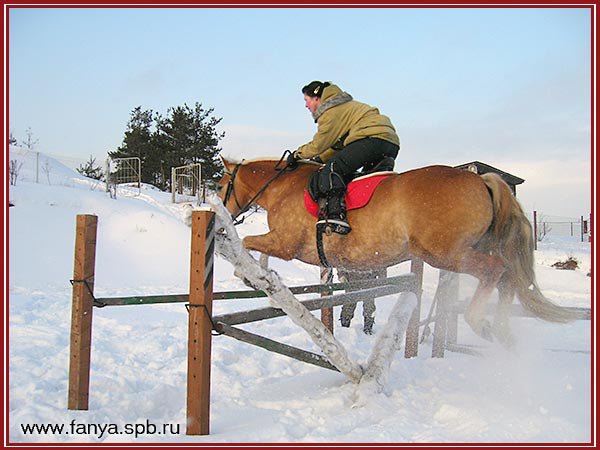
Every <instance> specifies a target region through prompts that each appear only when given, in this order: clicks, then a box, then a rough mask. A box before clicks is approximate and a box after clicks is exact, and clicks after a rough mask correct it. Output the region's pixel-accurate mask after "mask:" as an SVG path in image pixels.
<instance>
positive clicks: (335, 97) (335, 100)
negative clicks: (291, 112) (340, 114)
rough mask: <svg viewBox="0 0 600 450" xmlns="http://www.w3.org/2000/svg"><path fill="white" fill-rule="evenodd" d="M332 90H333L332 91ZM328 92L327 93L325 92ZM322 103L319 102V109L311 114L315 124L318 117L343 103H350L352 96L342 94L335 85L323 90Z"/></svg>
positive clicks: (345, 93)
mask: <svg viewBox="0 0 600 450" xmlns="http://www.w3.org/2000/svg"><path fill="white" fill-rule="evenodd" d="M332 88H334V89H335V90H334V89H332ZM327 91H329V92H327ZM322 98H324V101H323V102H321V104H320V105H319V107H318V108H317V109H315V112H314V113H313V114H312V116H313V119H314V120H315V123H316V122H317V121H318V120H319V117H321V116H322V115H323V113H324V112H325V111H327V110H329V109H331V108H334V107H335V106H339V105H342V104H344V103H348V102H349V101H352V96H351V95H350V94H348V93H347V92H343V91H342V90H341V89H340V88H338V87H337V86H335V85H331V86H328V87H326V88H325V90H324V91H323V97H322Z"/></svg>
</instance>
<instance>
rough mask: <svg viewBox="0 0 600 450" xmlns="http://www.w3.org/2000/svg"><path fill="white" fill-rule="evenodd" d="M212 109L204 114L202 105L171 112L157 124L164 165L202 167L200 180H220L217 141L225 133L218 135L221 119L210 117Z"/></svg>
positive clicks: (171, 110) (178, 108)
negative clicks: (196, 165)
mask: <svg viewBox="0 0 600 450" xmlns="http://www.w3.org/2000/svg"><path fill="white" fill-rule="evenodd" d="M213 112H214V108H209V109H207V110H205V109H204V108H203V107H202V104H201V103H196V104H195V105H194V107H193V108H192V107H190V106H188V105H187V104H184V105H183V106H177V107H174V108H170V109H169V110H168V111H167V117H166V118H162V117H159V119H158V120H157V123H158V125H157V128H158V134H159V136H160V138H161V144H162V145H161V147H162V148H163V151H164V152H165V156H164V160H165V163H167V164H171V165H172V166H171V167H176V166H184V165H187V164H201V165H202V178H203V179H205V180H217V179H219V178H220V177H221V176H223V164H222V163H221V160H220V159H219V153H220V151H221V149H220V148H218V145H219V140H220V139H222V138H223V137H224V136H225V133H221V134H219V133H217V131H216V129H215V128H216V126H217V125H218V124H219V123H220V122H221V120H222V119H221V118H219V119H217V118H216V117H212V113H213Z"/></svg>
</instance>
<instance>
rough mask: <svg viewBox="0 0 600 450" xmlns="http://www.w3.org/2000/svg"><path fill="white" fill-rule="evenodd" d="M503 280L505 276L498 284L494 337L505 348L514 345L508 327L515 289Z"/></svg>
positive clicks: (507, 281)
mask: <svg viewBox="0 0 600 450" xmlns="http://www.w3.org/2000/svg"><path fill="white" fill-rule="evenodd" d="M504 278H506V276H505V277H503V279H502V280H501V281H500V282H499V283H498V297H499V299H498V307H497V308H496V315H495V317H494V336H496V337H497V338H498V339H499V340H500V342H502V344H503V345H505V346H506V347H512V346H513V345H514V338H513V336H512V333H511V332H510V327H509V320H510V305H511V304H512V302H513V299H514V298H515V292H516V289H515V287H514V285H513V284H512V283H511V282H510V281H509V280H505V279H504Z"/></svg>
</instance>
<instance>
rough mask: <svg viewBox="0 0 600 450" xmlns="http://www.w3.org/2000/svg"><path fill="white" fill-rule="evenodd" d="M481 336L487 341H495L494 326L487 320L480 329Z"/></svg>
mask: <svg viewBox="0 0 600 450" xmlns="http://www.w3.org/2000/svg"><path fill="white" fill-rule="evenodd" d="M478 334H479V336H481V337H482V338H483V339H485V340H486V341H490V342H494V334H493V333H492V326H491V325H490V323H489V322H488V321H487V320H484V321H483V323H482V324H481V328H480V329H479V333H478Z"/></svg>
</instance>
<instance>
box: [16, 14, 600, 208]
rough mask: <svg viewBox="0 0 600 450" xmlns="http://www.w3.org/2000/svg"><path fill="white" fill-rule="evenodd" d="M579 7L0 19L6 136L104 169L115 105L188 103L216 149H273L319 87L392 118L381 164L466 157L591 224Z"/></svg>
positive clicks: (283, 145) (116, 121) (126, 109)
mask: <svg viewBox="0 0 600 450" xmlns="http://www.w3.org/2000/svg"><path fill="white" fill-rule="evenodd" d="M590 19H591V10H590V9H585V8H306V9H297V8H85V9H84V8H40V7H30V8H11V9H9V22H8V23H9V25H8V26H9V54H8V55H9V56H8V60H7V61H5V64H6V63H8V76H9V90H8V94H9V105H8V110H9V118H10V122H9V128H10V131H11V132H12V133H13V135H14V136H15V137H16V138H17V139H18V140H19V141H23V140H25V138H26V130H27V129H28V128H29V129H31V131H32V132H33V134H34V137H35V139H37V140H38V143H37V144H36V149H37V150H39V151H41V152H47V153H50V154H53V155H64V156H68V157H72V158H79V159H80V160H81V161H82V162H83V161H85V160H87V159H88V158H89V157H90V156H93V157H95V158H97V160H99V161H103V160H104V159H105V158H106V156H107V151H112V150H115V149H116V148H117V147H118V146H119V145H120V144H121V143H122V140H123V135H124V132H125V129H126V125H127V121H128V119H129V115H130V113H131V111H132V110H133V109H134V108H135V107H137V106H141V107H142V108H143V109H152V110H153V111H155V112H158V113H161V114H165V113H166V112H167V110H168V108H170V107H174V106H179V105H183V104H184V103H187V104H188V105H193V104H194V103H196V102H200V103H202V104H203V105H204V106H205V107H207V108H208V107H211V108H214V115H215V116H216V117H221V118H222V121H221V123H220V125H219V129H220V131H224V132H225V138H224V139H223V140H222V141H221V147H222V149H223V151H222V154H223V155H226V156H230V157H233V158H237V159H241V158H254V157H260V156H275V155H281V154H282V153H283V151H284V150H285V149H292V150H293V149H295V148H297V147H298V146H300V145H302V144H304V143H306V142H308V141H309V140H310V139H311V138H312V136H313V134H314V132H315V131H316V125H315V124H314V123H313V121H312V119H311V116H310V113H309V112H308V110H306V109H305V107H304V101H303V98H302V94H301V88H302V86H304V85H305V84H307V83H308V82H310V81H312V80H323V81H332V82H334V83H336V84H337V85H339V86H340V87H341V88H342V89H343V90H345V91H347V92H349V93H350V94H351V95H353V97H354V98H355V99H356V100H358V101H361V102H365V103H368V104H370V105H373V106H376V107H378V108H379V109H380V111H381V112H382V113H383V114H385V115H387V116H389V117H390V118H391V120H392V122H393V123H394V125H395V127H396V129H397V131H398V135H399V137H400V141H401V151H400V154H399V156H398V158H397V160H396V170H397V171H404V170H410V169H414V168H417V167H422V166H426V165H431V164H447V165H458V164H463V163H467V162H471V161H476V160H477V161H482V162H485V163H487V164H489V165H492V166H494V167H497V168H499V169H501V170H503V171H505V172H509V173H512V174H514V175H516V176H519V177H521V178H523V179H525V180H526V181H525V183H524V184H523V185H521V186H519V187H518V188H517V194H518V197H519V199H520V200H521V203H522V204H523V207H524V209H525V210H527V211H532V210H533V209H536V210H537V211H538V213H540V212H541V213H543V214H545V215H547V216H565V217H579V216H581V215H584V216H586V217H587V215H588V214H589V213H590V212H591V189H592V188H591V186H592V183H593V179H592V173H591V170H592V169H591V162H590V159H591V70H592V64H591V49H590V44H591V38H590V36H591V20H590Z"/></svg>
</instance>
